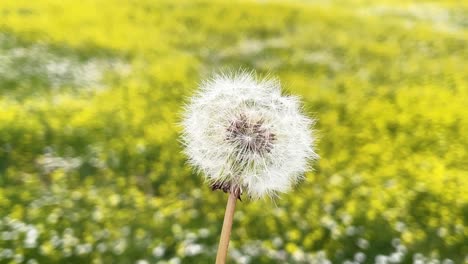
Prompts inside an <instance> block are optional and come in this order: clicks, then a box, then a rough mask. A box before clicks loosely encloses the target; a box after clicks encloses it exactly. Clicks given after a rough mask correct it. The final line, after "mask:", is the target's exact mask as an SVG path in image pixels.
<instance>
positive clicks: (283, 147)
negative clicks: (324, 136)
mask: <svg viewBox="0 0 468 264" xmlns="http://www.w3.org/2000/svg"><path fill="white" fill-rule="evenodd" d="M312 124H313V120H311V119H309V118H307V117H306V116H304V115H303V114H302V112H301V105H300V102H299V99H298V98H297V97H294V96H285V95H282V94H281V85H280V83H279V81H278V80H277V79H262V80H258V79H256V78H255V76H254V74H253V73H247V72H245V71H243V72H239V73H236V74H218V75H215V76H214V77H213V78H212V79H210V80H208V81H206V82H203V83H202V84H201V87H200V89H199V91H198V93H197V94H195V96H194V97H193V98H192V99H191V101H190V102H189V104H188V105H187V106H186V109H185V116H184V119H183V122H182V125H183V135H182V139H183V143H184V144H185V153H186V154H187V155H188V157H189V162H190V164H191V165H193V166H194V167H196V168H197V169H198V170H199V171H201V172H202V173H203V174H204V175H205V179H206V180H207V181H208V182H209V183H210V184H211V187H212V188H213V190H214V189H222V190H224V191H225V192H235V193H236V194H237V196H238V197H240V194H241V193H243V192H245V193H247V195H249V196H250V197H251V198H260V197H263V196H265V195H270V196H271V195H276V194H277V193H278V192H285V191H288V190H289V189H290V188H291V187H292V186H293V185H294V184H295V183H297V182H298V181H299V180H301V179H302V177H303V174H304V173H305V172H306V171H307V170H308V169H309V166H308V164H309V161H311V160H313V159H316V158H317V155H316V154H315V152H314V149H313V143H314V138H313V136H312V130H311V126H312Z"/></svg>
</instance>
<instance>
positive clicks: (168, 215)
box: [0, 0, 468, 264]
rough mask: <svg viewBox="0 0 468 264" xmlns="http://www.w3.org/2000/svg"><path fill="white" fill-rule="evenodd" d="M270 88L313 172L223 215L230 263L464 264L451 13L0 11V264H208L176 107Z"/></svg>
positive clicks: (467, 144)
mask: <svg viewBox="0 0 468 264" xmlns="http://www.w3.org/2000/svg"><path fill="white" fill-rule="evenodd" d="M239 68H245V69H254V70H256V71H257V73H258V74H259V75H260V76H266V75H268V74H270V75H274V76H278V78H279V79H280V80H281V82H282V85H283V87H285V88H286V90H287V91H288V93H291V94H295V95H300V96H301V97H302V98H303V102H304V104H305V111H306V112H307V113H309V115H310V116H313V117H314V118H316V119H317V120H318V122H317V125H316V129H317V133H318V136H319V139H318V145H317V149H318V151H317V152H318V154H319V155H320V160H319V161H318V162H316V163H315V164H314V166H313V167H314V168H315V170H314V171H312V172H310V173H308V174H307V175H306V180H305V181H304V182H302V183H301V184H300V185H299V186H297V188H296V189H295V190H294V191H292V192H290V193H288V194H286V195H282V196H281V198H279V199H277V200H273V201H272V200H268V199H267V200H261V201H255V202H252V201H249V200H248V199H246V200H245V201H243V202H242V203H239V204H238V207H237V211H236V215H235V220H234V227H233V233H232V237H231V244H230V251H229V253H230V260H229V263H347V264H350V263H418V264H419V263H443V264H449V263H466V262H467V261H468V191H467V190H468V133H467V131H468V70H467V69H468V3H463V1H430V2H429V1H417V2H412V1H370V0H356V1H338V0H331V1H268V0H267V1H233V2H229V3H228V2H225V1H198V0H196V1H188V0H182V1H150V0H141V1H135V0H114V1H112V0H81V1H60V0H37V1H29V0H15V1H8V0H7V1H0V263H27V264H34V263H137V264H145V263H159V264H163V263H172V264H177V263H213V262H214V258H215V255H216V248H217V243H218V236H219V232H220V228H221V224H222V218H223V215H224V206H225V201H226V198H227V197H226V195H225V194H224V193H222V192H211V190H210V188H209V187H208V186H207V185H206V184H205V183H204V182H203V179H202V177H201V175H197V174H196V173H195V172H193V171H192V169H191V168H190V167H189V166H188V165H187V164H186V157H185V156H184V155H183V154H182V153H181V150H182V146H181V143H180V140H179V135H180V131H181V128H180V126H179V125H178V123H179V122H180V118H181V111H182V108H183V106H184V103H186V101H187V98H188V97H189V96H191V95H192V94H193V92H194V90H195V89H196V88H197V86H198V84H199V83H200V82H201V81H202V80H203V79H205V78H207V77H209V76H210V75H211V74H212V73H213V72H216V71H219V70H229V69H231V70H237V69H239Z"/></svg>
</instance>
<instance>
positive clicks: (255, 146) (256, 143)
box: [226, 114, 276, 154]
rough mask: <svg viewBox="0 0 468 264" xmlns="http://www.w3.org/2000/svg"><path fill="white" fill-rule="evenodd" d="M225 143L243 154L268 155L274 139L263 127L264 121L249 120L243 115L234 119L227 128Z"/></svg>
mask: <svg viewBox="0 0 468 264" xmlns="http://www.w3.org/2000/svg"><path fill="white" fill-rule="evenodd" d="M226 132H227V135H226V141H228V142H229V143H231V144H233V145H234V146H235V147H236V148H237V149H238V151H241V152H243V153H257V154H264V153H269V152H270V151H271V149H272V148H273V143H274V141H275V140H276V137H275V135H274V134H273V133H271V132H270V130H269V129H268V128H266V127H265V126H264V120H263V119H259V120H256V121H252V120H249V118H248V117H247V116H246V115H245V114H241V115H239V116H238V117H236V118H235V119H234V120H233V121H231V123H230V124H229V126H228V128H227V131H226Z"/></svg>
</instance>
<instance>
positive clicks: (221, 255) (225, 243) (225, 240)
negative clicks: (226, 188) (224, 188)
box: [216, 191, 238, 264]
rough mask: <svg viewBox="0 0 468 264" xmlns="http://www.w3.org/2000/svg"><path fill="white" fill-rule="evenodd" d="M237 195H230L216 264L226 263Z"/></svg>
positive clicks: (232, 193) (231, 193)
mask: <svg viewBox="0 0 468 264" xmlns="http://www.w3.org/2000/svg"><path fill="white" fill-rule="evenodd" d="M237 198H238V197H237V194H236V193H235V192H233V191H231V192H230V193H229V198H228V202H227V205H226V212H225V213H224V222H223V229H222V231H221V237H220V239H219V246H218V254H217V256H216V264H224V263H226V255H227V251H228V247H229V237H230V235H231V228H232V220H233V218H234V209H236V200H237Z"/></svg>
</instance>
